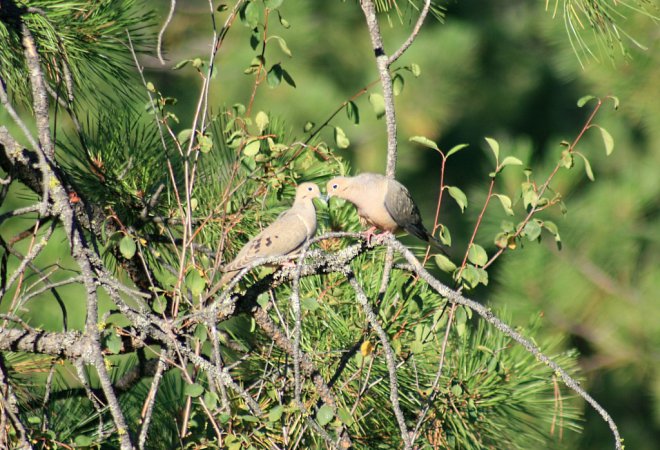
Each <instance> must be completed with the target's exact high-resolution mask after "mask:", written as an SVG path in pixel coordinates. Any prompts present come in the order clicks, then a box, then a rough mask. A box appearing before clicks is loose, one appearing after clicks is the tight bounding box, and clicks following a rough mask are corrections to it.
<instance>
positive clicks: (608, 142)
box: [598, 127, 614, 156]
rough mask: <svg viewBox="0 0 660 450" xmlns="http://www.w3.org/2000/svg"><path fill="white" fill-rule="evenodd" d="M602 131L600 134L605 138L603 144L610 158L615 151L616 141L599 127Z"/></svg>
mask: <svg viewBox="0 0 660 450" xmlns="http://www.w3.org/2000/svg"><path fill="white" fill-rule="evenodd" d="M598 129H600V134H601V136H602V137H603V143H604V144H605V154H606V155H607V156H610V155H611V154H612V151H613V150H614V139H612V135H611V134H610V133H609V132H608V131H607V130H606V129H605V128H603V127H598Z"/></svg>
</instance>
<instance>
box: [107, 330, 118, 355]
mask: <svg viewBox="0 0 660 450" xmlns="http://www.w3.org/2000/svg"><path fill="white" fill-rule="evenodd" d="M105 346H106V347H107V349H108V350H110V353H112V354H113V355H118V354H119V352H120V351H121V338H120V337H119V336H117V333H115V332H114V331H111V332H110V333H108V335H107V337H106V338H105Z"/></svg>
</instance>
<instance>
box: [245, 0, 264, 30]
mask: <svg viewBox="0 0 660 450" xmlns="http://www.w3.org/2000/svg"><path fill="white" fill-rule="evenodd" d="M262 13H263V11H262V10H261V4H260V2H256V1H254V2H250V3H248V5H247V6H246V7H245V10H244V12H243V15H242V16H241V19H242V21H243V24H245V25H246V26H248V27H250V28H256V27H257V25H259V23H260V22H261V20H262Z"/></svg>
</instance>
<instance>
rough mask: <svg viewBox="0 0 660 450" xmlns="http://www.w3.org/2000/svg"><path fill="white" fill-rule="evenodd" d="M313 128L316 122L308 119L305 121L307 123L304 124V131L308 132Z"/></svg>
mask: <svg viewBox="0 0 660 450" xmlns="http://www.w3.org/2000/svg"><path fill="white" fill-rule="evenodd" d="M313 128H314V122H310V121H309V120H308V121H307V122H305V125H304V126H303V131H304V132H305V133H308V132H310V131H312V129H313Z"/></svg>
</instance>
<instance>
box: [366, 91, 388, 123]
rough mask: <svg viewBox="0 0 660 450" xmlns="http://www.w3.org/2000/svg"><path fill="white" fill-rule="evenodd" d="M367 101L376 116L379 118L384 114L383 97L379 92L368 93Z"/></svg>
mask: <svg viewBox="0 0 660 450" xmlns="http://www.w3.org/2000/svg"><path fill="white" fill-rule="evenodd" d="M369 103H371V107H372V108H373V109H374V112H375V113H376V117H377V118H379V119H380V118H381V117H383V116H384V115H385V99H384V98H383V96H382V95H380V94H371V95H369Z"/></svg>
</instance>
